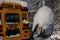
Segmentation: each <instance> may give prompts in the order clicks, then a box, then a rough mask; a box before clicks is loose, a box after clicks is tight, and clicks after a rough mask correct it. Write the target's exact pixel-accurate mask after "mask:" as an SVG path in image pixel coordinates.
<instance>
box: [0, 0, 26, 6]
mask: <svg viewBox="0 0 60 40" xmlns="http://www.w3.org/2000/svg"><path fill="white" fill-rule="evenodd" d="M3 2H12V3H18V4H21V6H25V7H27V2H25V1H21V0H0V4H2V3H3Z"/></svg>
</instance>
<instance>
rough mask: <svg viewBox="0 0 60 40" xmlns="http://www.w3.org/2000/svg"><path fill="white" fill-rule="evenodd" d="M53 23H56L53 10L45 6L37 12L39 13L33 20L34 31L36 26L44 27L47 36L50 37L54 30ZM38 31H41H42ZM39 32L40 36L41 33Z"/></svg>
mask: <svg viewBox="0 0 60 40" xmlns="http://www.w3.org/2000/svg"><path fill="white" fill-rule="evenodd" d="M53 23H54V13H53V11H52V9H50V8H49V7H47V6H43V7H41V8H40V9H39V10H38V11H37V13H36V14H35V16H34V18H33V27H32V31H34V29H35V27H36V25H37V24H39V25H38V28H41V27H43V28H44V30H45V32H46V34H47V35H50V34H51V32H52V30H53ZM51 25H52V26H51ZM38 30H39V31H40V29H38ZM39 31H38V34H39V33H40V32H39Z"/></svg>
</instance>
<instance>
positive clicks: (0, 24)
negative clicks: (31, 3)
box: [0, 2, 30, 40]
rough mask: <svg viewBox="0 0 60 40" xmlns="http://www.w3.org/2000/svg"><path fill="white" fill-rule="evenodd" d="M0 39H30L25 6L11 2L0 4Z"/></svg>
mask: <svg viewBox="0 0 60 40" xmlns="http://www.w3.org/2000/svg"><path fill="white" fill-rule="evenodd" d="M0 39H1V40H30V28H29V18H28V9H27V7H23V6H21V5H20V4H18V3H11V2H4V3H2V5H0Z"/></svg>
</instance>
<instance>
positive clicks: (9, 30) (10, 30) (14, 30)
mask: <svg viewBox="0 0 60 40" xmlns="http://www.w3.org/2000/svg"><path fill="white" fill-rule="evenodd" d="M5 24H6V25H7V26H6V32H5V34H6V38H12V37H18V36H20V29H19V27H18V26H19V25H20V14H19V13H18V12H17V13H16V12H5Z"/></svg>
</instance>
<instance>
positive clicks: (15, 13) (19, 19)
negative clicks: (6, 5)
mask: <svg viewBox="0 0 60 40" xmlns="http://www.w3.org/2000/svg"><path fill="white" fill-rule="evenodd" d="M6 14H18V16H19V22H18V24H20V20H21V19H20V14H19V12H5V23H10V22H7V21H6ZM9 18H10V16H9ZM14 18H15V15H14ZM11 23H15V22H11Z"/></svg>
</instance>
